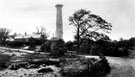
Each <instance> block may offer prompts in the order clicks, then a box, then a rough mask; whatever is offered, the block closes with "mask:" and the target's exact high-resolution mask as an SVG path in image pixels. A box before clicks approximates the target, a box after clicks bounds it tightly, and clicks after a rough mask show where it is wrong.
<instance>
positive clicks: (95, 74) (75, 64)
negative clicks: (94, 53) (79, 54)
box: [61, 58, 110, 77]
mask: <svg viewBox="0 0 135 77" xmlns="http://www.w3.org/2000/svg"><path fill="white" fill-rule="evenodd" d="M61 72H62V75H63V76H66V77H76V76H77V77H84V76H85V77H89V76H92V77H105V76H106V75H107V74H108V73H109V72H110V66H109V63H108V62H107V60H106V59H101V60H98V59H95V58H92V59H91V58H83V59H80V60H76V61H68V62H67V63H65V64H64V65H63V67H62V70H61Z"/></svg>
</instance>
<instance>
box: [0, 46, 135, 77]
mask: <svg viewBox="0 0 135 77" xmlns="http://www.w3.org/2000/svg"><path fill="white" fill-rule="evenodd" d="M0 51H1V52H0V53H4V54H10V55H13V54H16V55H17V56H20V55H23V54H26V53H19V52H11V51H9V52H5V50H3V49H1V48H0ZM6 51H7V50H6ZM81 56H84V57H89V58H92V57H94V58H98V56H89V55H81ZM106 58H107V60H108V62H109V64H110V66H111V72H110V74H108V76H107V77H134V76H135V73H134V72H135V59H133V58H132V59H130V58H121V57H107V56H106ZM51 68H53V69H55V70H56V71H55V72H54V73H53V74H46V75H45V76H50V75H52V76H51V77H54V76H56V75H58V74H57V70H59V69H58V68H55V67H54V66H52V67H51ZM35 70H38V69H23V68H21V69H19V70H16V71H13V70H8V69H5V70H2V71H0V76H2V77H7V76H10V77H14V76H16V77H19V76H20V77H23V76H24V77H31V76H33V77H36V76H37V75H38V77H40V75H41V74H37V75H35V73H37V72H36V71H35ZM22 71H23V73H22ZM42 76H43V75H42ZM57 77H59V76H57Z"/></svg>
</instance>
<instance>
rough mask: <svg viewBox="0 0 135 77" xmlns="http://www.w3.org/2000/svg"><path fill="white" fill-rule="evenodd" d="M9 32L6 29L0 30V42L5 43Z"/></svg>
mask: <svg viewBox="0 0 135 77" xmlns="http://www.w3.org/2000/svg"><path fill="white" fill-rule="evenodd" d="M10 32H11V30H9V29H7V28H0V42H2V43H3V42H5V41H6V39H7V38H8V36H9V33H10Z"/></svg>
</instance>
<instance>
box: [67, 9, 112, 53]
mask: <svg viewBox="0 0 135 77" xmlns="http://www.w3.org/2000/svg"><path fill="white" fill-rule="evenodd" d="M69 21H70V25H73V26H75V27H76V39H77V43H78V44H77V48H78V49H77V51H79V49H80V45H81V43H82V42H83V40H84V39H86V38H89V39H91V40H98V39H101V38H106V39H107V40H108V39H109V37H108V36H107V35H106V34H105V33H109V32H110V30H111V27H112V26H111V24H110V23H108V22H106V21H105V20H104V19H103V18H102V17H100V16H98V15H95V14H92V13H91V12H90V11H89V10H84V9H81V10H78V11H76V12H75V13H74V14H73V16H70V17H69Z"/></svg>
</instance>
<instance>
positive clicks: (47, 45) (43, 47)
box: [41, 40, 52, 52]
mask: <svg viewBox="0 0 135 77" xmlns="http://www.w3.org/2000/svg"><path fill="white" fill-rule="evenodd" d="M51 44H52V41H50V40H48V41H46V42H45V43H43V44H42V45H41V51H42V52H51Z"/></svg>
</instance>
